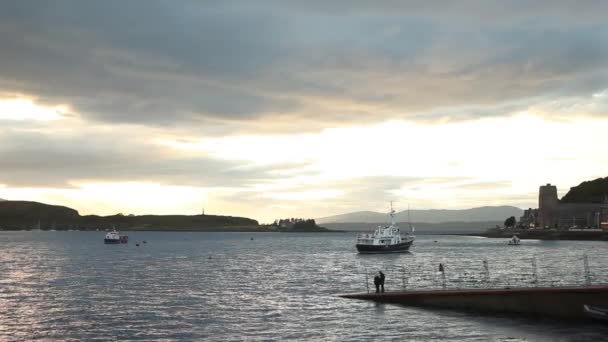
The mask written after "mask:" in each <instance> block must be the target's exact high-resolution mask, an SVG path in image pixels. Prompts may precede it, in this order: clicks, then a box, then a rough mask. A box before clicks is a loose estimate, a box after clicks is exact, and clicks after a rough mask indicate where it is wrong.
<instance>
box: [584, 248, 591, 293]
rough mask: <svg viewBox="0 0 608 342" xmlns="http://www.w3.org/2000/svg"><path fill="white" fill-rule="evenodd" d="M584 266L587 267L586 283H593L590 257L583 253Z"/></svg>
mask: <svg viewBox="0 0 608 342" xmlns="http://www.w3.org/2000/svg"><path fill="white" fill-rule="evenodd" d="M583 266H584V267H585V285H587V286H589V285H591V273H590V272H589V258H588V257H587V254H583Z"/></svg>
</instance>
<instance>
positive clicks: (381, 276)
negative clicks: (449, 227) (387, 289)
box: [378, 271, 386, 292]
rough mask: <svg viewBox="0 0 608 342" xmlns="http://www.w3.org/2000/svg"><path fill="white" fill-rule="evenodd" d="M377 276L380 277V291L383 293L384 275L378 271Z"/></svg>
mask: <svg viewBox="0 0 608 342" xmlns="http://www.w3.org/2000/svg"><path fill="white" fill-rule="evenodd" d="M378 274H379V275H380V291H381V292H384V279H385V278H386V277H385V276H384V273H382V271H378Z"/></svg>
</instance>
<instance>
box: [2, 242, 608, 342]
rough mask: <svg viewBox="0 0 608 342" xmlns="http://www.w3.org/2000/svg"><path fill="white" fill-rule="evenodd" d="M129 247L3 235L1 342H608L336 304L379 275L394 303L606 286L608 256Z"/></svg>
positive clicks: (594, 331)
mask: <svg viewBox="0 0 608 342" xmlns="http://www.w3.org/2000/svg"><path fill="white" fill-rule="evenodd" d="M125 233H126V234H128V235H129V241H130V242H129V243H128V244H125V245H104V244H103V237H104V234H105V233H104V232H78V231H72V232H59V231H57V232H45V231H42V232H34V231H32V232H0V340H1V341H22V340H27V341H29V340H61V341H108V340H110V341H113V340H120V341H130V340H144V341H155V340H163V341H172V340H175V341H196V340H208V341H241V340H251V341H255V340H265V341H268V340H277V341H284V340H298V341H311V340H314V341H372V340H373V341H388V340H398V341H435V340H453V341H601V340H603V339H608V328H607V327H606V326H604V325H600V324H596V323H591V322H589V323H582V324H580V323H564V322H561V321H555V320H551V319H538V318H529V317H512V316H501V315H489V314H480V313H471V312H460V311H450V310H436V309H428V308H415V307H407V306H401V305H392V304H376V303H373V302H367V301H357V300H349V299H343V298H340V297H338V295H339V294H342V293H352V292H366V291H367V290H368V286H370V285H371V283H372V282H371V278H373V276H374V273H375V272H377V271H378V270H383V271H384V273H385V274H386V275H387V279H386V290H387V291H391V290H400V289H403V288H404V287H405V288H406V289H407V288H409V289H413V288H433V287H438V288H441V287H444V286H445V287H448V288H459V287H475V286H478V287H484V286H498V287H500V286H518V285H521V286H525V285H527V284H528V282H531V281H534V280H537V281H538V282H539V283H541V284H546V285H551V284H554V285H559V284H576V283H579V284H583V283H586V282H591V283H608V270H607V269H606V267H607V266H606V265H608V262H606V261H608V243H606V242H599V241H531V240H523V241H522V245H521V246H508V245H507V240H504V239H503V240H500V239H482V238H474V237H465V236H418V238H417V240H416V241H415V242H414V245H413V246H412V248H411V253H408V254H393V255H359V254H357V253H356V250H355V248H354V243H355V236H354V234H351V233H182V232H125ZM143 241H146V243H143ZM137 243H139V247H138V246H136V244H137ZM585 255H586V256H587V262H584V258H585ZM484 261H486V262H487V264H488V267H487V268H486V267H485V266H484ZM439 263H442V264H444V265H445V272H444V274H443V275H442V274H440V273H438V272H437V270H436V267H437V265H438V264H439ZM371 286H372V287H373V285H371Z"/></svg>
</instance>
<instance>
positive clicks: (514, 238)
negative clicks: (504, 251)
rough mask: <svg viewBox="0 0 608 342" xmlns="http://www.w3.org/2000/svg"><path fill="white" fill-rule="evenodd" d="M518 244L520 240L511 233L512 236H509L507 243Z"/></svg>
mask: <svg viewBox="0 0 608 342" xmlns="http://www.w3.org/2000/svg"><path fill="white" fill-rule="evenodd" d="M519 244H521V241H520V240H519V237H517V235H513V237H512V238H511V240H509V245H511V246H518V245H519Z"/></svg>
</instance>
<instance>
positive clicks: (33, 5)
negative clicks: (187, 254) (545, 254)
mask: <svg viewBox="0 0 608 342" xmlns="http://www.w3.org/2000/svg"><path fill="white" fill-rule="evenodd" d="M606 13H608V2H602V1H576V2H574V1H559V0H551V1H534V2H533V3H531V2H529V1H496V2H493V1H482V0H479V1H460V2H448V4H446V3H445V2H441V3H440V2H437V3H435V2H433V1H420V2H419V3H417V4H416V3H413V2H407V1H389V0H387V1H358V0H350V1H331V0H324V1H316V0H311V1H279V0H277V1H230V0H226V1H187V0H180V1H172V0H167V1H122V0H118V1H82V0H75V1H61V0H54V1H35V0H19V1H9V0H6V1H5V0H0V198H5V199H13V200H18V199H20V200H35V201H42V202H46V203H53V204H62V205H67V206H70V207H73V208H75V209H77V210H79V211H80V213H81V214H91V213H95V214H102V215H105V214H114V213H118V212H122V213H125V214H126V213H133V214H143V213H156V214H167V213H176V214H197V213H200V211H201V209H202V208H203V207H204V208H205V211H206V212H207V213H214V214H225V215H238V216H247V217H252V218H255V219H258V220H260V221H261V222H268V221H271V220H273V219H275V218H279V217H292V216H297V217H321V216H327V215H332V214H340V213H345V212H350V211H356V210H386V208H387V204H388V201H390V200H393V201H396V205H397V207H398V209H404V208H406V207H407V205H409V206H410V207H412V208H416V209H424V208H470V207H475V206H482V205H502V204H505V205H515V206H519V207H534V206H536V205H537V191H538V186H539V185H541V184H544V183H548V182H551V183H554V184H557V186H558V189H559V194H560V196H561V195H563V194H565V192H566V191H567V190H568V188H569V187H571V186H574V185H577V184H578V183H580V182H582V181H584V180H589V179H594V178H597V177H606V176H608V154H607V153H606V151H607V150H608V139H607V138H606V136H607V132H608V24H607V22H606Z"/></svg>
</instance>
